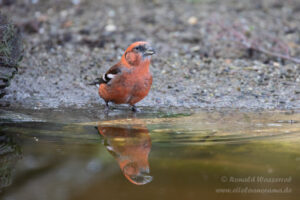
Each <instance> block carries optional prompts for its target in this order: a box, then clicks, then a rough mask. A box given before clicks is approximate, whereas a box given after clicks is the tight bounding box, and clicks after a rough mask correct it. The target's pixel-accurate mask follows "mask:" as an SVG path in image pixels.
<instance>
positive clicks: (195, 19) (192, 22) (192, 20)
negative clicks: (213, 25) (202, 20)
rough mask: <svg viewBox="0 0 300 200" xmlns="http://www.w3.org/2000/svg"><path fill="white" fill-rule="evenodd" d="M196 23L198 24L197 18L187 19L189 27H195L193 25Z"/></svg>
mask: <svg viewBox="0 0 300 200" xmlns="http://www.w3.org/2000/svg"><path fill="white" fill-rule="evenodd" d="M197 22H198V18H197V17H194V16H192V17H190V18H189V19H188V23H189V24H190V25H195V24H197Z"/></svg>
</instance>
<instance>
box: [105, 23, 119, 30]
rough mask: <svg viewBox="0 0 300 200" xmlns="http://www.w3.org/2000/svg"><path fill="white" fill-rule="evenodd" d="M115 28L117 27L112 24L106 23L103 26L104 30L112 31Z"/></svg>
mask: <svg viewBox="0 0 300 200" xmlns="http://www.w3.org/2000/svg"><path fill="white" fill-rule="evenodd" d="M116 30H117V27H116V26H115V25H114V24H108V25H106V26H105V31H107V32H114V31H116Z"/></svg>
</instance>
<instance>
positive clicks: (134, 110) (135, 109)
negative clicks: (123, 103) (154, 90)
mask: <svg viewBox="0 0 300 200" xmlns="http://www.w3.org/2000/svg"><path fill="white" fill-rule="evenodd" d="M131 110H132V112H141V110H140V109H138V108H137V107H136V106H135V105H133V106H132V107H131Z"/></svg>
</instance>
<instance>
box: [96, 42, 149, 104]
mask: <svg viewBox="0 0 300 200" xmlns="http://www.w3.org/2000/svg"><path fill="white" fill-rule="evenodd" d="M153 53H154V51H153V49H152V48H151V47H150V46H149V45H148V43H147V42H135V43H133V44H131V45H130V46H129V47H128V48H127V50H126V51H125V53H124V54H123V56H122V58H121V60H120V62H119V63H118V64H116V65H114V66H113V67H111V68H110V69H109V70H108V71H107V72H106V74H105V75H104V76H103V79H104V80H105V81H107V82H106V83H103V84H100V86H99V95H100V97H102V98H103V99H104V100H105V101H106V102H113V103H116V104H130V105H134V104H135V103H137V102H139V101H140V100H142V99H143V98H144V97H145V96H147V94H148V93H149V91H150V88H151V85H152V75H151V73H150V70H149V66H150V62H151V55H152V54H153Z"/></svg>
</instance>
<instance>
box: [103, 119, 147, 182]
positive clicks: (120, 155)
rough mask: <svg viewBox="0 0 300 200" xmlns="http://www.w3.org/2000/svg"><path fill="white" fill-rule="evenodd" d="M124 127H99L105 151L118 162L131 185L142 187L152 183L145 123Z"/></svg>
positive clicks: (139, 122)
mask: <svg viewBox="0 0 300 200" xmlns="http://www.w3.org/2000/svg"><path fill="white" fill-rule="evenodd" d="M134 122H138V123H135V124H126V125H118V126H116V125H99V126H98V131H99V133H100V134H101V135H102V136H103V137H104V145H105V147H106V149H107V150H108V151H109V152H110V153H111V154H112V155H113V157H114V158H115V159H116V160H117V161H118V163H119V166H120V168H121V170H122V172H123V174H124V176H125V177H126V178H127V179H128V180H129V181H130V182H131V183H133V184H136V185H144V184H147V183H149V182H151V181H152V176H150V175H149V172H150V168H149V162H148V155H149V153H150V151H151V138H150V135H149V131H148V129H147V127H146V125H145V123H141V121H136V120H135V121H134Z"/></svg>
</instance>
